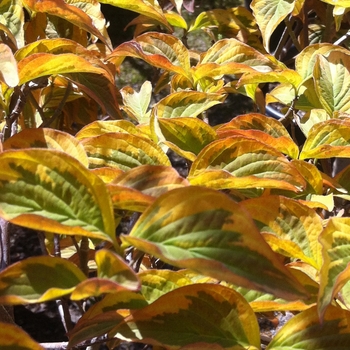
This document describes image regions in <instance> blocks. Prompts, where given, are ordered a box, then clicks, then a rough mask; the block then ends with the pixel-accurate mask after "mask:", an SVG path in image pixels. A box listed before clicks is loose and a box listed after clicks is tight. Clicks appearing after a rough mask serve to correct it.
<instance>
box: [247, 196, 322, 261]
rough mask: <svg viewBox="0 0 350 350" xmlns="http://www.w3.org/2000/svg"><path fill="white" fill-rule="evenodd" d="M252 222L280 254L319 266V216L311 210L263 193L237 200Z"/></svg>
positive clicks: (283, 198) (320, 222) (294, 201)
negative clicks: (261, 195)
mask: <svg viewBox="0 0 350 350" xmlns="http://www.w3.org/2000/svg"><path fill="white" fill-rule="evenodd" d="M241 205H242V206H243V207H244V208H246V209H247V210H248V212H249V214H250V215H251V217H252V218H253V220H254V221H255V223H256V225H257V226H258V228H259V229H260V231H261V232H264V233H265V232H266V233H268V234H269V235H264V238H265V239H266V240H267V242H268V243H269V244H270V246H271V247H272V248H273V250H275V251H277V252H278V253H280V254H283V255H287V256H289V257H292V258H296V259H300V260H302V261H305V262H307V263H309V264H310V265H312V266H314V267H315V268H320V265H321V245H320V244H319V242H318V237H319V235H320V233H321V232H322V229H323V227H322V221H321V218H320V217H319V216H318V215H317V214H316V212H315V211H314V210H313V209H310V208H308V207H307V206H305V205H303V204H301V203H299V202H298V201H296V200H294V199H289V198H287V197H282V196H263V197H259V198H252V199H248V200H246V201H243V202H241Z"/></svg>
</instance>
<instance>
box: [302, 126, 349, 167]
mask: <svg viewBox="0 0 350 350" xmlns="http://www.w3.org/2000/svg"><path fill="white" fill-rule="evenodd" d="M349 145H350V121H349V120H347V119H330V120H326V121H325V122H322V123H318V124H316V125H314V126H313V127H312V128H311V129H310V132H309V134H308V137H307V139H306V141H305V143H304V146H303V149H302V151H301V153H300V157H299V158H300V159H301V160H303V159H306V158H320V159H323V158H331V157H346V158H349V157H350V147H349Z"/></svg>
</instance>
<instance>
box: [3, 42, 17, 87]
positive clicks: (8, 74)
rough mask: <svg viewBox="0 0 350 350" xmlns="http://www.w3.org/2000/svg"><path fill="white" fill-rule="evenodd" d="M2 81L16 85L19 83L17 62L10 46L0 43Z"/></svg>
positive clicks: (11, 85)
mask: <svg viewBox="0 0 350 350" xmlns="http://www.w3.org/2000/svg"><path fill="white" fill-rule="evenodd" d="M0 56H1V60H0V82H1V81H3V82H4V83H5V84H6V85H7V86H10V87H15V86H17V85H18V83H19V77H18V71H17V62H16V60H15V58H14V56H13V53H12V51H11V49H10V47H9V46H7V45H5V44H2V43H0Z"/></svg>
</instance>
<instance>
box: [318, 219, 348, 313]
mask: <svg viewBox="0 0 350 350" xmlns="http://www.w3.org/2000/svg"><path fill="white" fill-rule="evenodd" d="M319 240H320V242H321V244H322V256H323V265H322V268H321V274H320V292H319V301H318V312H319V315H320V316H321V317H323V315H324V313H325V312H326V310H327V308H328V307H329V305H330V303H331V302H332V300H333V298H334V297H336V294H337V293H338V292H339V291H340V289H341V288H342V287H343V286H344V285H345V283H346V282H347V281H348V280H349V279H350V270H349V262H350V255H349V242H350V219H349V218H331V219H330V220H329V221H328V224H327V226H326V227H325V229H324V230H323V232H322V234H321V235H320V238H319Z"/></svg>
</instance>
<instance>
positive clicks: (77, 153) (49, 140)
mask: <svg viewBox="0 0 350 350" xmlns="http://www.w3.org/2000/svg"><path fill="white" fill-rule="evenodd" d="M3 148H4V151H5V150H11V149H23V148H48V149H57V150H59V151H63V152H65V153H67V154H69V155H70V156H72V157H73V158H75V159H77V160H79V162H80V163H82V164H83V165H85V166H86V167H87V166H88V164H89V161H88V158H87V155H86V153H85V150H84V147H83V146H82V145H81V144H80V143H79V141H78V140H77V139H76V138H75V137H73V136H71V135H69V134H67V133H65V132H63V131H59V130H54V129H47V128H40V129H24V130H23V131H21V132H19V133H18V134H15V135H13V136H12V137H10V138H9V139H7V140H6V141H5V142H4V144H3Z"/></svg>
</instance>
